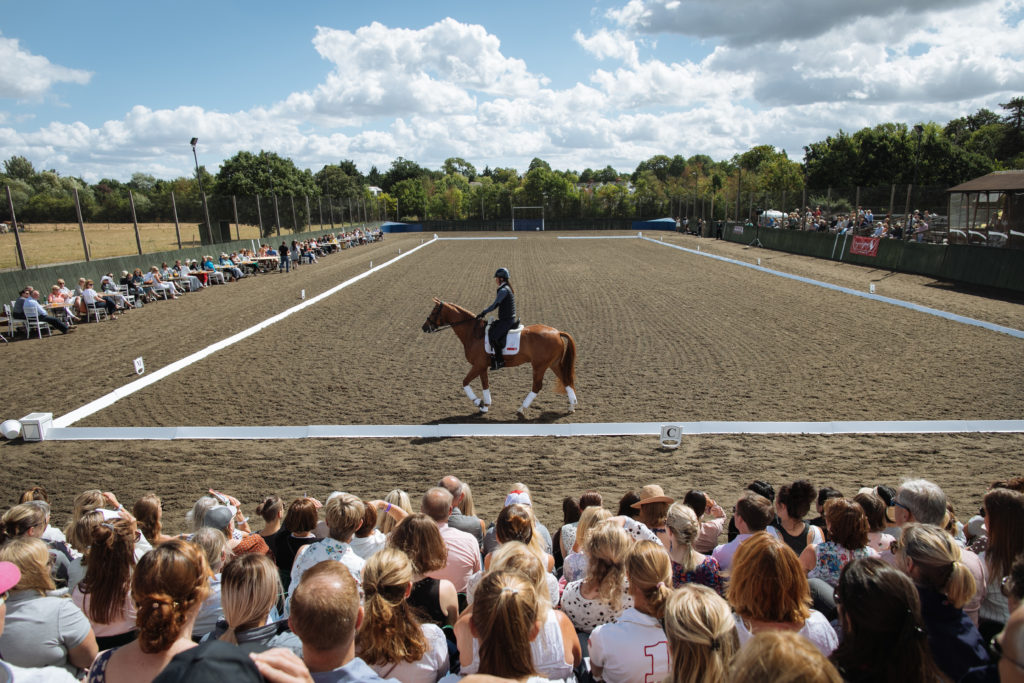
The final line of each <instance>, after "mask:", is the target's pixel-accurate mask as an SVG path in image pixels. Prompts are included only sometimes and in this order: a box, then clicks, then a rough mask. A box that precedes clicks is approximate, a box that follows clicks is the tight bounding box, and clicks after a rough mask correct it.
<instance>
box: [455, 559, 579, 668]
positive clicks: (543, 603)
mask: <svg viewBox="0 0 1024 683" xmlns="http://www.w3.org/2000/svg"><path fill="white" fill-rule="evenodd" d="M494 563H495V564H494V568H493V569H491V570H490V571H488V572H487V574H485V577H486V576H487V575H491V574H506V573H516V574H519V575H520V576H522V577H523V578H525V579H526V580H527V581H528V582H529V583H530V585H531V587H532V588H533V594H534V596H535V597H536V600H537V616H538V622H539V623H538V625H539V629H540V630H539V633H538V635H537V637H536V638H534V639H533V640H532V642H531V643H530V652H531V656H532V659H533V665H534V668H536V670H537V672H538V673H539V674H540V675H541V676H546V677H547V678H550V679H556V680H571V679H572V672H573V668H574V667H575V666H578V665H579V664H580V662H581V661H582V659H583V652H582V649H581V648H580V643H579V638H578V637H577V636H576V631H575V630H573V625H572V622H571V621H570V620H569V618H568V617H567V616H566V615H565V614H563V613H561V612H559V611H557V610H553V609H552V602H551V597H550V588H551V585H550V583H549V577H550V576H551V575H550V574H549V573H548V572H547V570H545V569H544V565H543V564H542V563H541V561H540V560H539V559H538V557H537V555H536V553H534V552H533V551H532V550H530V549H529V548H527V547H526V546H525V545H523V544H522V543H519V542H518V541H511V542H509V543H506V544H504V545H503V546H502V547H501V548H499V549H498V550H497V551H496V552H495V553H494ZM483 581H484V578H481V582H483ZM555 595H556V597H557V592H556V593H555ZM475 599H476V596H475V595H474V605H471V606H470V607H469V608H468V609H467V610H466V612H465V613H464V614H463V615H462V617H460V619H459V623H457V624H456V625H455V638H456V641H457V643H458V651H459V656H460V660H461V665H462V672H463V673H475V672H476V671H477V668H478V664H479V659H480V646H481V644H480V642H479V640H478V639H477V638H476V637H475V636H474V635H473V630H472V628H471V624H472V620H473V609H474V607H475Z"/></svg>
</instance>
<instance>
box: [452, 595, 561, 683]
mask: <svg viewBox="0 0 1024 683" xmlns="http://www.w3.org/2000/svg"><path fill="white" fill-rule="evenodd" d="M530 654H532V655H533V668H534V669H536V670H537V673H538V674H540V675H542V676H546V677H548V678H549V679H552V680H561V679H569V678H571V677H572V663H571V662H566V661H565V641H564V640H562V628H561V626H560V625H559V623H558V616H557V615H556V614H555V611H554V610H548V615H547V617H546V618H545V619H544V624H543V625H542V626H541V629H540V633H538V634H537V637H536V638H534V639H533V642H531V643H530ZM479 667H480V642H479V641H478V640H477V639H476V638H474V639H473V661H472V662H470V663H469V664H468V665H466V666H464V667H462V673H463V674H466V675H468V674H474V673H476V672H477V669H478V668H479Z"/></svg>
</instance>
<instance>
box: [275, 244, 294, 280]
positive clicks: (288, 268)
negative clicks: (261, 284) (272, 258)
mask: <svg viewBox="0 0 1024 683" xmlns="http://www.w3.org/2000/svg"><path fill="white" fill-rule="evenodd" d="M277 255H278V258H280V261H278V264H277V271H278V272H281V271H282V270H283V271H284V272H286V273H290V272H292V256H291V250H289V249H288V243H287V242H281V246H280V247H279V248H278V250H277Z"/></svg>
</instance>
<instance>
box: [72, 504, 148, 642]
mask: <svg viewBox="0 0 1024 683" xmlns="http://www.w3.org/2000/svg"><path fill="white" fill-rule="evenodd" d="M137 533H138V529H137V527H136V525H135V521H134V520H131V519H124V518H117V519H110V520H108V521H104V522H101V523H100V524H99V525H97V526H96V527H94V528H93V532H92V544H91V545H90V546H89V552H88V553H87V554H86V556H85V559H84V561H83V563H84V564H85V577H84V578H83V579H82V580H81V582H79V584H78V585H77V586H75V589H74V590H73V591H72V592H71V599H72V600H73V601H74V603H75V604H76V605H78V607H79V609H81V610H82V612H84V613H85V616H87V617H88V618H89V622H90V623H91V624H92V629H93V632H94V633H95V634H96V642H97V643H98V644H99V647H100V649H101V650H107V649H110V648H112V647H118V646H120V645H124V644H125V643H127V642H130V641H132V640H134V639H135V636H136V632H135V604H134V603H133V602H132V596H131V591H130V588H131V581H132V573H133V572H134V570H135V538H136V534H137Z"/></svg>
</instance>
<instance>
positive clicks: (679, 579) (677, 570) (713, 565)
mask: <svg viewBox="0 0 1024 683" xmlns="http://www.w3.org/2000/svg"><path fill="white" fill-rule="evenodd" d="M684 583H698V584H700V585H702V586H707V587H708V588H711V589H712V590H714V591H715V592H716V593H718V594H719V595H721V596H723V597H725V582H724V581H722V568H721V567H720V566H719V565H718V560H716V559H715V558H713V557H711V556H710V555H705V556H704V559H703V560H701V561H700V563H698V564H697V566H696V567H694V568H693V569H691V570H690V571H688V572H684V571H683V565H681V564H678V563H677V562H676V561H675V560H673V561H672V587H673V588H679V587H680V586H682V585H683V584H684Z"/></svg>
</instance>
